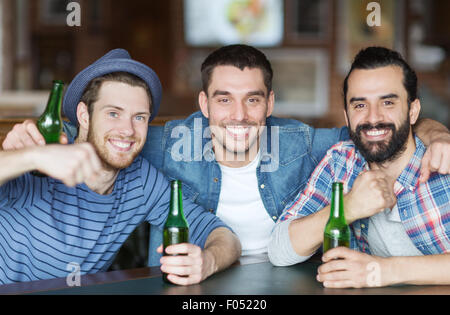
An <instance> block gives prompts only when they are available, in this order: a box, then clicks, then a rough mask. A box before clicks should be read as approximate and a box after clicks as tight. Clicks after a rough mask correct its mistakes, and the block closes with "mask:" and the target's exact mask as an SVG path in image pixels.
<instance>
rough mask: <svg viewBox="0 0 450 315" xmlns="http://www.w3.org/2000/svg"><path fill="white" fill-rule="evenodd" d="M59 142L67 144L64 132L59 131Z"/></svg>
mask: <svg viewBox="0 0 450 315" xmlns="http://www.w3.org/2000/svg"><path fill="white" fill-rule="evenodd" d="M59 143H61V144H68V143H69V140H68V139H67V136H66V134H65V133H64V132H63V133H61V136H60V137H59Z"/></svg>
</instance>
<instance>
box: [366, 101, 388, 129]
mask: <svg viewBox="0 0 450 315" xmlns="http://www.w3.org/2000/svg"><path fill="white" fill-rule="evenodd" d="M383 119H384V116H383V112H382V111H381V110H380V108H379V106H377V105H369V110H368V112H367V121H368V122H370V123H371V124H373V125H375V124H376V123H379V122H381V121H383Z"/></svg>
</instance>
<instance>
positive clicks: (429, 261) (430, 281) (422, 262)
mask: <svg viewBox="0 0 450 315" xmlns="http://www.w3.org/2000/svg"><path fill="white" fill-rule="evenodd" d="M385 265H386V267H385V271H386V274H387V279H386V280H387V282H388V285H393V284H415V285H445V284H446V285H449V284H450V273H449V272H445V270H448V269H449V268H450V254H440V255H426V256H414V257H390V258H386V261H385ZM381 272H382V275H381V276H382V277H383V267H382V269H381Z"/></svg>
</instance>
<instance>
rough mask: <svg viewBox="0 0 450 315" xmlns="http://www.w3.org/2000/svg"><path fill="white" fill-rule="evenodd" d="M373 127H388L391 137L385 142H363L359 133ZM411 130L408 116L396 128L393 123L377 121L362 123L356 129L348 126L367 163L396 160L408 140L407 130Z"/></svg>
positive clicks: (351, 136)
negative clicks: (377, 122)
mask: <svg viewBox="0 0 450 315" xmlns="http://www.w3.org/2000/svg"><path fill="white" fill-rule="evenodd" d="M374 129H378V130H380V129H390V130H391V131H392V136H391V139H390V140H389V141H388V142H387V143H386V142H385V141H373V142H368V143H364V142H363V140H362V137H361V133H362V132H363V131H367V130H374ZM410 130H411V125H410V120H409V116H407V118H406V121H405V122H404V123H403V124H402V125H401V126H400V127H399V128H398V130H397V129H396V127H395V125H394V124H391V123H379V124H377V125H372V124H369V123H367V124H362V125H358V126H357V127H356V131H353V130H351V127H350V128H349V134H350V138H351V139H352V140H353V142H354V143H355V146H356V148H357V149H358V150H359V152H360V153H361V154H362V156H363V157H364V158H365V159H366V161H367V162H369V163H384V162H391V161H394V160H396V159H397V158H398V157H399V156H400V155H401V154H402V153H403V152H404V151H405V150H406V141H407V140H408V136H409V132H410Z"/></svg>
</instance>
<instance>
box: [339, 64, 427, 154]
mask: <svg viewBox="0 0 450 315" xmlns="http://www.w3.org/2000/svg"><path fill="white" fill-rule="evenodd" d="M407 100H408V93H407V91H406V89H405V87H404V85H403V71H402V69H401V68H400V67H398V66H387V67H380V68H375V69H370V70H362V69H356V70H353V72H352V73H351V74H350V77H349V79H348V92H347V95H346V101H347V104H348V105H347V111H346V119H347V124H348V125H349V128H350V137H351V139H352V140H353V142H354V143H355V145H356V147H357V148H358V150H359V151H360V152H361V154H362V155H363V156H364V158H365V159H366V160H367V161H368V162H369V163H370V162H375V163H382V162H387V161H392V160H395V159H396V158H397V157H398V156H399V155H401V153H402V152H403V151H404V150H405V149H406V145H407V141H408V140H409V141H412V132H411V124H414V123H415V122H416V120H417V117H418V114H419V111H420V103H419V101H418V100H415V101H414V102H412V103H411V105H410V109H409V106H408V101H407Z"/></svg>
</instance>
